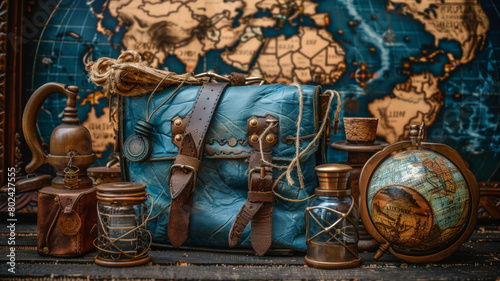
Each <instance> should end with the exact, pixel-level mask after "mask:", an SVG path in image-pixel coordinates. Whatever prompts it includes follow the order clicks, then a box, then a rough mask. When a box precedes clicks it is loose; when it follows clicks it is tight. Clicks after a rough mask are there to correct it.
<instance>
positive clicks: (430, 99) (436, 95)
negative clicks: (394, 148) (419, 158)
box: [368, 72, 443, 143]
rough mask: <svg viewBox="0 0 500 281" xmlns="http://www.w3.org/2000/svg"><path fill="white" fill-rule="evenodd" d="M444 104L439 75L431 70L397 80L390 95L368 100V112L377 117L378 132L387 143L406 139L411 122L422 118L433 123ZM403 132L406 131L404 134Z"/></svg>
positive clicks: (426, 122)
mask: <svg viewBox="0 0 500 281" xmlns="http://www.w3.org/2000/svg"><path fill="white" fill-rule="evenodd" d="M442 106H443V94H442V93H441V91H440V90H439V88H438V78H436V77H435V76H434V75H433V74H432V73H430V72H424V73H422V74H418V75H413V76H411V77H410V78H409V79H408V80H407V81H406V82H404V83H401V84H397V85H396V87H394V89H393V92H392V94H391V95H389V96H386V97H384V98H383V99H375V100H374V101H373V102H371V103H370V104H368V110H369V111H370V113H371V114H372V115H373V116H375V117H376V118H378V119H379V127H380V128H381V129H380V130H378V131H377V134H379V136H383V137H385V138H386V140H387V141H388V142H390V143H393V142H395V141H398V140H402V139H407V134H408V133H409V129H410V127H409V126H410V125H411V124H413V123H418V122H421V121H422V120H423V121H425V124H428V125H429V124H433V123H434V120H435V119H436V117H437V114H438V113H439V110H440V109H441V107H442ZM405 132H406V135H405Z"/></svg>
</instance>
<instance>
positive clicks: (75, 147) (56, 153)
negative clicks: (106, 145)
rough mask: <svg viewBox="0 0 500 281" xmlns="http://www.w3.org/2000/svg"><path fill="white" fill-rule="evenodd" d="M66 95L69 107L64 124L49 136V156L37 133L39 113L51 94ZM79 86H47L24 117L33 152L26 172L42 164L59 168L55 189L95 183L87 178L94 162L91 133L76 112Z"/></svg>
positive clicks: (27, 139)
mask: <svg viewBox="0 0 500 281" xmlns="http://www.w3.org/2000/svg"><path fill="white" fill-rule="evenodd" d="M54 93H61V94H64V95H66V98H67V100H66V107H65V108H64V117H63V118H62V124H61V125H59V126H57V127H56V128H55V129H54V131H53V132H52V135H51V137H50V153H49V154H48V155H46V154H45V153H44V152H43V150H42V147H41V145H40V142H39V136H38V133H37V130H36V124H37V119H38V113H39V112H40V108H41V107H42V105H43V102H44V101H45V100H46V99H47V98H48V97H49V96H50V95H52V94H54ZM77 93H78V87H77V86H68V85H64V84H61V83H54V82H51V83H47V84H45V85H43V86H41V87H40V88H38V90H36V91H35V93H34V94H33V95H32V96H31V98H30V99H29V101H28V103H27V104H26V108H25V110H24V115H23V132H24V137H25V139H26V142H27V144H28V146H29V148H30V149H31V152H32V153H33V159H32V160H31V162H30V163H29V164H28V165H27V166H26V172H28V173H31V172H33V171H35V170H36V169H37V168H38V167H40V166H41V165H42V164H45V163H49V164H50V165H52V166H54V167H55V168H56V169H57V176H56V177H55V178H54V179H53V180H52V186H53V187H54V188H60V189H62V188H70V189H75V188H89V187H92V180H91V179H90V178H89V177H88V176H87V168H88V167H89V166H90V165H91V164H92V163H94V161H95V155H94V153H92V139H91V136H90V132H89V131H88V130H87V128H85V127H84V126H82V125H81V124H80V120H79V119H78V113H77V109H76V96H77Z"/></svg>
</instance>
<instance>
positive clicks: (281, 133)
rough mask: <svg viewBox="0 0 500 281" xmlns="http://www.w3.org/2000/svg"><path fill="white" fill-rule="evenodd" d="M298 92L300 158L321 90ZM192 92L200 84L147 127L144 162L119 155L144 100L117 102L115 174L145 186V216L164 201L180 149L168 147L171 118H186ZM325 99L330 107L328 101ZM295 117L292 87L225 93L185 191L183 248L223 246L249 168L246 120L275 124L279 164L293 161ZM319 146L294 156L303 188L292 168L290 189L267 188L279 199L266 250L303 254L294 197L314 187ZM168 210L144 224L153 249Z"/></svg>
mask: <svg viewBox="0 0 500 281" xmlns="http://www.w3.org/2000/svg"><path fill="white" fill-rule="evenodd" d="M174 89H175V88H166V89H164V90H161V91H157V92H156V93H155V94H154V96H153V97H152V98H151V101H150V103H149V112H152V111H153V110H154V109H156V108H157V107H158V106H160V105H161V104H162V103H163V102H164V101H165V100H166V99H167V97H169V96H170V95H171V94H172V92H173V91H174ZM301 89H302V92H303V112H302V120H301V122H300V136H301V138H300V149H299V151H300V152H302V151H303V150H304V149H305V148H306V147H307V146H308V145H309V144H311V142H312V140H313V136H314V135H315V134H317V133H318V131H319V129H320V126H321V120H320V115H321V112H320V111H321V110H320V108H321V105H320V95H321V94H322V93H321V88H320V87H314V86H306V85H303V86H301ZM199 91H200V86H185V87H181V88H180V89H179V91H178V92H177V93H176V94H175V95H174V96H173V97H172V98H171V99H170V100H168V102H166V103H165V104H164V105H163V106H160V107H159V108H158V110H157V111H156V112H155V113H154V115H153V116H152V118H151V120H150V121H149V123H150V124H152V125H153V126H152V129H151V135H150V136H149V138H148V139H149V141H150V146H151V154H150V156H149V158H148V159H147V160H145V161H143V162H134V161H130V160H129V159H127V157H125V156H124V153H123V150H124V149H126V148H124V142H125V140H126V139H127V138H129V137H130V136H131V135H133V134H134V128H135V126H136V123H137V122H138V120H140V119H145V118H146V108H147V105H148V99H149V97H150V95H148V94H146V95H142V96H139V97H123V98H122V100H121V108H122V110H121V112H120V122H119V124H120V136H119V138H120V143H121V150H122V160H123V161H122V171H123V173H124V175H125V180H127V181H133V182H141V183H144V184H146V185H147V192H148V193H149V194H150V195H151V197H152V200H153V202H154V203H151V201H149V200H148V204H149V207H150V208H151V207H152V216H155V215H157V214H158V213H159V212H160V211H162V210H163V209H164V208H165V206H167V204H169V203H170V202H171V193H170V190H169V183H168V182H169V171H170V168H171V166H172V164H173V163H174V160H175V158H176V156H177V155H178V153H179V148H178V147H177V146H176V145H175V141H176V140H175V137H176V134H173V133H172V130H173V129H174V130H175V127H176V126H175V125H173V124H174V121H175V120H177V119H180V118H184V117H185V116H190V114H191V110H192V108H193V106H194V103H195V100H196V99H197V96H198V92H199ZM329 101H330V103H331V99H330V100H329ZM332 111H333V110H332ZM331 113H333V112H331ZM299 114H300V95H299V88H298V87H296V86H284V85H261V86H231V87H228V88H227V89H226V90H225V92H224V93H223V94H222V96H221V97H220V101H219V104H218V106H217V108H216V111H215V113H214V115H213V118H212V121H211V123H210V127H209V128H208V131H207V137H206V139H205V142H206V145H205V149H204V155H203V157H202V161H201V165H200V167H199V170H198V173H197V183H196V186H195V188H194V191H193V193H192V206H191V216H190V221H189V232H188V235H187V240H186V242H185V243H184V244H183V245H185V246H193V247H203V248H217V249H227V248H229V246H228V234H229V232H230V230H231V227H232V224H233V221H234V220H235V217H236V215H237V214H238V211H239V209H240V207H241V206H242V205H243V204H244V203H245V201H246V199H247V197H248V190H249V186H248V182H249V181H248V177H249V168H248V167H249V164H248V163H249V158H250V154H251V151H252V148H251V146H250V145H249V141H250V140H249V137H250V136H248V135H247V124H248V120H249V118H251V117H252V116H267V115H271V116H273V117H274V118H276V119H277V120H278V126H277V139H278V140H277V143H276V145H274V147H273V148H272V163H273V164H276V165H280V166H286V165H289V164H290V162H291V161H292V159H293V158H294V157H296V153H297V150H296V147H295V141H296V140H295V137H296V135H297V122H298V118H299ZM332 120H333V119H332ZM178 122H179V121H178ZM328 123H329V121H328ZM328 125H329V124H328ZM325 127H329V126H325ZM302 137H304V138H302ZM322 143H323V145H322ZM322 146H324V139H323V140H322V141H320V140H316V141H315V142H314V143H312V144H311V147H310V149H309V150H308V151H307V152H306V153H305V154H304V155H302V157H300V168H301V173H302V174H303V182H304V184H305V185H304V188H301V187H300V185H299V182H300V181H299V178H298V173H297V169H294V170H293V171H292V172H291V174H290V175H291V178H292V180H293V182H294V184H292V185H290V184H289V182H288V181H287V179H286V178H285V177H282V179H281V180H280V181H279V182H278V183H277V184H276V186H275V188H274V192H275V193H276V195H277V196H278V197H276V198H275V200H274V210H273V212H272V220H273V221H272V222H273V223H272V246H271V248H273V249H283V248H285V249H294V250H299V251H305V250H306V243H305V237H304V234H305V227H304V210H305V208H306V206H307V205H308V202H309V201H311V200H302V201H301V199H305V198H307V197H309V196H311V195H313V194H314V189H315V187H316V186H317V178H316V173H315V170H314V168H315V166H316V165H317V164H321V162H322V159H321V151H322V150H323V149H321V147H322ZM323 152H324V151H323ZM273 173H274V180H276V179H278V177H279V176H280V175H281V174H282V173H284V170H279V169H273ZM282 198H285V199H282ZM289 199H292V200H297V201H298V202H292V201H290V200H289ZM151 204H152V206H151ZM169 211H170V210H169V209H168V208H166V209H165V211H164V212H162V213H161V214H160V215H159V216H158V217H157V218H155V219H154V220H152V221H150V222H149V223H148V225H147V226H148V229H149V230H150V231H151V233H152V236H153V242H154V243H157V244H170V242H169V239H168V236H167V228H168V220H169ZM250 233H251V227H250V225H249V226H248V227H246V228H245V230H244V231H243V233H242V234H241V238H240V239H239V242H238V244H237V245H236V248H244V249H245V248H247V249H248V248H251V243H250V236H251V235H250Z"/></svg>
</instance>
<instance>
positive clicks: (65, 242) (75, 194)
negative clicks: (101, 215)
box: [37, 186, 97, 257]
mask: <svg viewBox="0 0 500 281" xmlns="http://www.w3.org/2000/svg"><path fill="white" fill-rule="evenodd" d="M96 224H97V199H96V189H95V188H94V187H92V188H86V189H56V188H53V187H52V186H48V187H44V188H42V189H41V190H40V191H39V192H38V220H37V234H38V237H37V250H38V253H39V254H40V255H47V256H55V257H77V256H81V255H83V254H85V253H86V252H88V251H89V250H92V249H93V248H94V245H93V241H94V239H95V238H96V235H95V234H94V232H93V231H92V229H93V228H94V226H95V225H96Z"/></svg>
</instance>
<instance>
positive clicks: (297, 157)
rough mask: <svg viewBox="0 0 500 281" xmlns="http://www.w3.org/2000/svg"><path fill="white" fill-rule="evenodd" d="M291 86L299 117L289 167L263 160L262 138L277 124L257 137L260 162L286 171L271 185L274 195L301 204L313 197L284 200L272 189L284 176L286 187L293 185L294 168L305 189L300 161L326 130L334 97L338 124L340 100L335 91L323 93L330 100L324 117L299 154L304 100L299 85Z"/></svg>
mask: <svg viewBox="0 0 500 281" xmlns="http://www.w3.org/2000/svg"><path fill="white" fill-rule="evenodd" d="M291 85H292V86H295V87H297V89H298V90H299V107H300V108H299V116H298V118H297V135H296V137H295V157H294V158H293V159H292V161H291V162H290V164H289V165H285V166H279V165H276V164H273V163H271V162H269V161H267V160H265V158H264V150H263V149H262V138H263V137H264V136H266V135H267V133H268V132H269V130H271V129H272V128H274V127H276V126H277V125H278V124H277V123H271V124H269V125H268V126H267V128H266V129H265V130H264V132H262V134H261V135H260V136H259V147H260V155H261V160H262V162H263V163H265V164H267V165H269V166H270V167H273V168H276V169H279V170H282V169H286V171H285V172H283V173H282V174H281V175H280V176H279V177H278V178H277V179H276V181H275V182H274V184H273V191H274V194H275V195H276V196H277V197H279V198H281V199H283V200H286V201H289V202H302V201H306V200H309V199H311V198H313V197H314V196H315V195H311V196H309V197H307V198H304V199H290V198H286V197H284V196H282V195H281V194H279V193H277V192H276V191H275V190H274V188H275V187H276V186H277V185H278V182H279V181H280V180H281V179H282V178H283V177H284V176H286V178H287V182H288V185H293V184H295V181H294V180H293V179H292V176H291V173H292V171H293V170H294V167H297V175H298V178H299V183H300V188H301V189H304V187H305V184H304V175H303V174H302V170H301V168H300V159H301V158H302V156H303V155H304V154H305V153H306V152H307V151H308V150H309V149H310V148H311V147H312V146H313V145H314V143H315V142H316V141H317V140H318V138H319V137H320V136H321V134H322V133H323V131H324V130H325V128H326V122H327V120H328V117H329V115H330V109H331V105H332V102H333V98H334V97H337V110H336V112H335V123H336V122H338V119H339V115H340V106H341V100H340V94H339V93H338V92H337V91H334V90H327V91H325V94H329V95H330V98H329V99H328V106H327V110H326V113H325V116H324V117H323V121H322V122H321V127H320V129H319V131H318V132H317V133H316V134H315V135H314V139H313V140H312V141H311V142H310V143H309V144H308V145H307V147H306V148H305V149H304V150H302V152H300V139H301V137H300V124H301V123H302V117H303V110H304V101H303V100H304V95H303V93H302V88H301V86H300V85H299V84H297V83H293V84H291Z"/></svg>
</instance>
